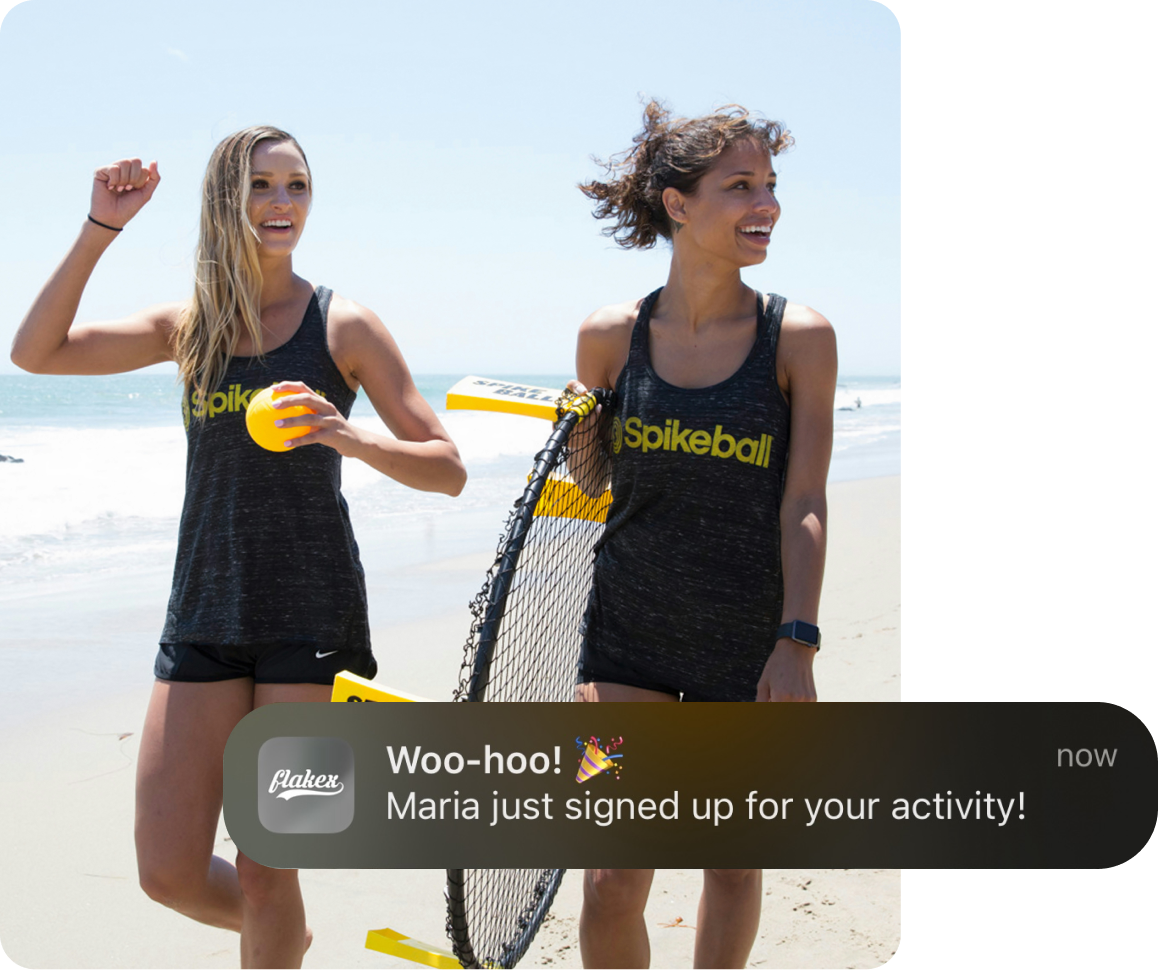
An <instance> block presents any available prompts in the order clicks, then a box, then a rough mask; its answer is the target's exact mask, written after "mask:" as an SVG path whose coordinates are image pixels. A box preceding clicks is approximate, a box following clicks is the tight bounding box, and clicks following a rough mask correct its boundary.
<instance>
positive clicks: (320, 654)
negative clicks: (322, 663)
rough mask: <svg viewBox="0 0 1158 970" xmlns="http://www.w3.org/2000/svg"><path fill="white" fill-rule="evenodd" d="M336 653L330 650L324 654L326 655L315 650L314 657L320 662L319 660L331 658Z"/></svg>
mask: <svg viewBox="0 0 1158 970" xmlns="http://www.w3.org/2000/svg"><path fill="white" fill-rule="evenodd" d="M337 652H338V651H337V650H330V651H328V652H326V653H322V651H321V650H315V651H314V656H315V657H317V658H318V659H319V660H321V659H322V657H332V656H333V655H334V654H336V653H337Z"/></svg>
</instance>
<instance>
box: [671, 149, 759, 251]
mask: <svg viewBox="0 0 1158 970" xmlns="http://www.w3.org/2000/svg"><path fill="white" fill-rule="evenodd" d="M775 192H776V173H775V172H774V171H773V170H772V158H771V156H770V155H769V154H768V152H767V151H766V150H765V149H764V148H762V147H761V146H760V145H759V144H757V142H756V141H754V140H752V139H745V140H744V141H739V142H736V144H734V145H731V146H729V147H728V148H726V149H725V150H724V151H723V152H722V153H721V154H720V157H719V158H717V159H716V161H715V163H714V164H713V165H712V167H711V168H709V169H708V170H707V171H706V172H705V173H704V175H703V177H702V178H701V179H700V181H699V183H698V184H697V185H696V189H695V192H694V193H692V194H691V195H686V194H684V193H682V192H680V191H679V190H678V189H666V190H664V201H665V203H666V204H667V206H668V214H669V216H670V217H671V220H672V222H673V226H672V229H673V239H672V241H673V244H674V243H676V241H677V239H678V241H679V242H678V244H683V245H686V243H688V242H693V243H694V244H695V245H696V246H697V247H698V248H700V249H702V250H704V251H705V252H706V253H709V254H711V255H713V256H716V257H718V258H720V259H724V260H727V261H728V262H731V263H735V264H736V265H738V266H752V265H754V264H756V263H762V262H763V261H764V259H765V257H766V256H767V255H768V243H769V239H770V237H771V234H772V228H773V227H774V226H775V225H776V220H777V219H779V218H780V203H779V202H778V201H776V194H775ZM677 222H678V223H680V224H681V225H679V226H678V227H677V226H676V225H674V223H677Z"/></svg>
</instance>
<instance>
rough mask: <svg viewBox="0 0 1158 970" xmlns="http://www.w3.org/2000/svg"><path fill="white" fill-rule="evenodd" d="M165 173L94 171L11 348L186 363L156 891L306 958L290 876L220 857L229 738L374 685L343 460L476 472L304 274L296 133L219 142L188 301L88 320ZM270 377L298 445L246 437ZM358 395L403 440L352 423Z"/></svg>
mask: <svg viewBox="0 0 1158 970" xmlns="http://www.w3.org/2000/svg"><path fill="white" fill-rule="evenodd" d="M160 180H161V179H160V174H159V172H158V169H157V163H156V162H153V163H151V164H150V165H147V166H146V165H142V163H141V161H140V159H135V158H134V159H124V160H121V161H119V162H114V163H113V164H111V165H106V166H103V167H102V168H99V169H97V171H96V173H95V175H94V177H93V185H92V199H91V207H90V209H89V213H88V218H87V219H86V220H85V222H84V223H83V224H82V228H81V232H80V236H79V237H78V238H77V240H76V242H75V243H73V246H72V248H71V249H70V250H69V252H68V255H67V256H65V258H64V262H63V263H61V265H60V266H59V268H58V269H57V270H56V272H55V273H54V274H53V275H52V277H51V278H50V279H49V281H48V283H47V284H46V285H45V286H44V288H43V289H42V290H41V292H40V294H39V295H38V296H37V298H36V301H35V302H34V303H33V305H32V308H31V309H30V310H29V311H28V314H27V316H26V317H25V318H24V321H23V322H22V323H21V325H20V329H19V331H18V333H17V335H16V339H15V341H14V342H13V348H12V360H13V361H14V362H15V363H16V364H17V365H19V366H20V367H22V368H24V369H25V370H28V371H32V372H33V373H38V374H112V373H118V372H122V371H131V370H135V369H137V368H139V367H145V366H147V365H149V364H155V363H158V362H161V361H166V360H173V361H176V362H177V365H178V368H179V370H180V373H181V376H182V378H183V380H184V391H183V397H182V410H183V413H184V418H185V429H186V435H187V439H188V458H187V462H186V487H185V504H184V509H183V511H182V514H181V524H180V531H179V535H178V545H177V562H176V567H175V569H174V576H173V589H172V594H171V596H170V600H169V608H168V612H167V615H166V619H165V627H164V631H163V632H162V634H161V647H160V651H159V652H158V654H157V659H156V664H155V666H154V674H155V676H156V681H155V683H154V686H153V693H152V698H151V700H150V702H149V708H148V713H147V714H146V717H145V726H144V730H143V732H142V736H141V747H140V756H139V760H138V766H137V808H136V843H137V862H138V868H139V872H140V880H141V886H142V887H143V888H144V890H145V892H147V893H148V894H149V895H150V896H151V897H152V898H153V899H155V900H157V901H159V902H162V903H164V904H165V905H167V906H170V907H172V908H173V909H175V910H177V911H178V912H180V913H184V914H185V915H186V916H189V917H191V918H193V919H196V920H199V921H201V922H203V923H209V924H210V925H213V926H220V927H224V928H226V929H231V930H236V931H238V932H239V933H240V934H241V963H242V966H246V967H297V966H300V965H301V960H302V954H303V953H304V952H305V950H306V948H307V947H308V946H309V942H310V931H309V930H308V929H307V927H306V923H305V913H304V909H303V905H302V897H301V892H300V890H299V887H298V877H297V872H296V870H280V869H267V868H266V867H264V866H261V865H259V864H257V863H256V862H254V861H253V860H251V859H249V858H247V857H246V856H245V855H244V854H243V853H241V852H239V853H238V854H237V862H236V866H234V865H233V864H231V863H229V862H227V861H226V860H225V859H221V858H219V857H217V856H215V855H213V844H214V840H215V837H216V830H217V820H218V817H219V815H220V813H221V802H222V775H221V764H222V755H223V752H224V749H225V742H226V740H227V739H228V738H229V734H230V731H232V730H233V727H234V725H236V724H237V722H238V721H240V720H241V719H242V718H243V717H244V716H245V715H246V714H248V713H249V712H250V711H252V710H254V709H255V708H258V707H261V706H263V705H265V704H274V703H281V702H286V701H325V700H328V699H329V695H330V691H331V686H332V683H333V679H334V675H335V674H336V673H337V672H338V671H340V670H343V669H347V670H352V671H354V672H355V673H358V674H361V675H363V676H366V677H373V676H374V672H375V670H376V668H377V664H376V663H375V661H374V657H373V654H372V653H371V650H370V631H369V622H368V617H367V609H366V586H365V580H364V577H363V572H362V566H361V563H360V562H359V558H358V546H357V543H356V542H355V541H354V535H353V531H352V530H351V527H350V517H349V513H348V511H347V507H346V502H345V499H344V498H343V497H342V494H341V491H340V488H341V462H342V458H343V457H346V458H358V459H360V460H362V461H365V462H367V463H368V464H369V465H371V466H372V467H373V468H376V469H377V470H378V471H380V472H382V473H383V474H384V475H389V476H390V477H391V478H394V479H396V480H398V481H400V482H402V483H403V484H405V485H409V486H411V487H412V488H418V489H424V490H429V491H438V492H446V493H448V494H451V495H457V494H458V493H459V492H460V491H461V490H462V487H463V484H464V482H465V480H466V472H465V470H464V469H463V465H462V462H461V460H460V459H459V455H458V451H457V449H456V448H455V446H454V444H453V442H451V440H450V438H449V437H448V436H447V434H446V431H445V430H443V428H442V425H441V424H440V423H439V421H438V419H437V418H436V417H435V415H434V412H433V411H432V410H431V408H430V406H429V405H428V404H427V403H426V402H425V401H424V400H423V399H422V397H421V396H420V395H419V393H418V391H417V389H416V388H415V386H414V382H413V381H412V380H411V377H410V372H409V370H408V369H407V367H406V362H405V361H404V360H403V358H402V354H401V352H400V351H399V350H398V347H397V345H396V344H395V343H394V340H393V339H392V338H391V336H390V334H389V333H388V332H387V330H386V328H385V327H384V326H383V325H382V322H381V321H380V320H379V319H378V317H377V316H375V315H374V314H373V313H372V312H371V311H370V310H367V309H366V308H365V307H362V306H359V305H358V304H357V303H354V302H352V301H351V300H347V299H345V298H343V297H340V296H337V295H336V294H334V293H332V292H331V291H330V290H328V289H327V288H325V287H322V286H314V285H313V284H312V283H309V282H307V281H306V280H305V279H303V278H302V277H301V276H298V275H297V274H296V273H295V272H294V269H293V252H294V249H295V247H296V246H297V244H298V241H299V240H300V239H301V235H302V231H303V230H304V228H305V224H306V218H307V216H308V215H309V211H310V204H311V201H312V198H313V179H312V176H311V174H310V169H309V165H308V163H307V162H306V157H305V153H304V152H303V151H302V149H301V146H300V145H298V143H297V142H296V141H295V140H294V139H293V138H292V137H291V136H290V135H289V134H288V133H286V132H284V131H281V130H280V129H277V128H272V127H268V126H258V127H253V128H247V129H245V130H244V131H239V132H237V133H236V134H233V135H230V136H229V137H228V138H226V139H225V140H224V141H222V142H221V144H220V145H218V146H217V148H216V150H215V151H214V152H213V156H212V158H211V159H210V161H209V166H208V169H207V171H206V173H205V180H204V185H203V193H202V204H201V231H200V238H199V242H198V248H197V259H196V271H195V285H194V292H193V296H192V298H191V299H189V300H186V301H184V302H179V303H166V304H162V305H158V306H152V307H149V308H147V309H145V310H141V311H139V312H137V313H134V314H132V315H131V316H128V317H126V318H124V319H122V320H116V321H111V322H106V323H88V324H82V325H79V326H74V325H73V321H74V318H75V316H76V312H77V307H78V305H79V303H80V299H81V295H82V293H83V291H84V287H85V284H86V283H87V282H88V279H89V277H90V275H91V274H92V272H93V270H94V269H95V267H96V264H97V261H98V260H99V259H100V257H101V255H102V254H103V253H104V251H105V250H106V249H107V248H108V247H109V246H110V245H112V244H113V243H114V242H115V241H116V239H117V238H118V237H119V235H120V233H121V232H122V230H124V228H125V227H126V225H127V224H128V223H129V221H130V220H131V219H133V217H134V216H136V215H137V213H138V212H140V210H141V209H142V208H143V207H144V206H145V205H146V204H147V203H148V202H149V200H150V199H151V198H152V197H153V193H154V192H155V191H156V189H157V186H158V185H159V184H160ZM271 384H276V385H277V389H278V390H279V391H283V392H286V393H285V396H283V397H281V398H279V399H277V401H276V402H275V403H274V405H273V406H274V407H275V408H279V409H284V408H287V407H294V406H298V405H301V406H304V407H307V408H309V409H310V410H312V411H313V412H315V413H312V414H301V415H299V416H294V417H289V416H287V417H284V418H281V419H279V420H278V421H277V422H276V423H277V426H278V427H281V428H284V429H285V430H286V432H287V439H288V440H287V441H285V445H286V446H287V447H288V448H289V450H288V451H287V452H286V453H282V454H277V453H273V452H270V451H265V450H263V449H262V448H260V447H258V446H257V445H256V444H255V443H254V442H253V441H251V440H250V438H249V436H248V434H247V432H246V424H245V413H246V405H247V403H248V401H249V399H250V397H251V396H252V395H253V394H254V393H256V392H257V391H258V390H260V389H262V388H265V387H267V386H269V385H271ZM360 387H361V388H365V390H366V393H367V394H368V395H369V397H370V400H371V402H372V403H373V404H374V407H375V408H376V409H377V411H378V413H379V414H380V415H381V417H382V419H383V421H385V422H386V425H387V426H388V427H389V428H390V430H391V431H392V432H393V433H394V436H395V437H393V438H390V437H386V436H384V435H378V434H373V433H371V432H368V431H365V430H363V429H361V428H357V427H355V426H354V425H352V424H350V423H349V421H348V418H349V416H350V408H351V406H352V405H353V402H354V397H355V395H356V394H357V391H358V389H359V388H360ZM295 429H297V433H298V434H301V430H302V429H307V433H305V434H304V435H302V436H300V437H291V436H290V435H291V433H293V432H294V431H295Z"/></svg>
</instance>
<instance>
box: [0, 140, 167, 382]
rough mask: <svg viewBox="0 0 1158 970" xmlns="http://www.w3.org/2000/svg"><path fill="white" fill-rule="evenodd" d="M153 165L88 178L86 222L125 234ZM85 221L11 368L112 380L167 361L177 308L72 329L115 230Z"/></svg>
mask: <svg viewBox="0 0 1158 970" xmlns="http://www.w3.org/2000/svg"><path fill="white" fill-rule="evenodd" d="M160 181H161V176H160V175H159V174H158V172H157V163H156V162H153V163H152V164H150V165H149V166H147V167H143V166H142V165H141V160H140V159H124V160H122V161H120V162H115V163H114V164H112V165H106V166H104V167H103V168H99V169H97V171H96V172H95V173H94V174H93V189H92V199H91V202H90V208H89V214H90V215H91V216H92V218H93V219H96V220H97V221H98V222H102V223H104V224H105V226H113V227H117V228H123V227H124V226H125V225H126V224H127V223H128V222H129V220H130V219H132V218H133V216H135V215H136V214H137V213H138V212H140V210H141V208H142V207H143V206H144V205H145V204H146V203H147V202H148V201H149V199H151V198H152V197H153V192H154V191H155V190H156V188H157V185H158V183H159V182H160ZM105 226H98V225H96V224H95V223H94V222H91V221H89V220H88V219H85V221H84V224H83V225H82V227H81V231H80V235H79V236H78V237H77V239H76V242H74V243H73V244H72V248H70V249H69V251H68V254H67V255H66V256H65V257H64V261H63V262H62V263H61V264H60V265H59V266H58V267H57V268H56V271H55V272H54V273H53V274H52V276H50V277H49V279H48V282H47V283H45V284H44V288H43V289H42V290H41V291H40V293H39V294H38V295H37V297H36V299H35V300H34V301H33V303H32V307H31V308H30V309H29V311H28V313H27V314H26V315H25V317H24V320H23V321H21V324H20V327H19V329H18V330H17V331H16V337H15V338H14V339H13V341H12V362H13V363H14V364H16V366H17V367H21V368H23V369H24V370H27V371H31V372H32V373H34V374H115V373H119V372H122V371H129V370H136V369H137V368H138V367H146V366H148V365H149V364H156V363H159V362H160V361H163V360H170V359H172V357H171V354H170V351H169V334H170V332H171V329H172V326H173V324H174V323H175V320H176V314H177V311H178V309H179V305H178V304H166V305H163V306H156V307H150V308H149V309H147V310H143V311H141V312H140V313H136V314H134V315H132V316H130V317H126V318H125V319H123V320H114V321H110V322H107V323H88V324H82V325H81V326H78V327H73V321H74V320H75V318H76V310H77V307H78V306H79V305H80V298H81V295H82V294H83V293H84V288H85V285H86V284H87V283H88V280H89V277H90V276H91V275H92V271H93V269H94V267H95V266H96V264H97V261H98V260H99V259H100V257H101V255H102V254H103V253H104V251H105V250H106V249H107V248H108V247H109V246H110V245H111V244H112V242H113V240H115V239H116V238H117V235H118V233H117V232H115V231H114V230H113V229H109V228H105Z"/></svg>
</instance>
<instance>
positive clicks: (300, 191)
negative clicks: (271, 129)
mask: <svg viewBox="0 0 1158 970" xmlns="http://www.w3.org/2000/svg"><path fill="white" fill-rule="evenodd" d="M250 170H251V171H250V180H249V221H250V222H251V223H252V224H253V227H254V228H255V229H256V230H257V236H258V240H259V244H260V249H259V253H260V254H261V255H262V256H275V255H288V254H289V253H292V252H293V250H294V247H295V246H297V244H298V240H299V239H301V234H302V230H303V229H304V228H305V224H306V217H307V216H308V215H309V211H310V176H309V170H308V168H307V167H306V161H305V159H304V158H302V155H301V152H299V151H298V150H297V148H295V147H294V144H293V142H289V141H281V142H274V141H262V142H259V143H258V144H257V147H255V148H254V150H253V157H252V159H251V161H250Z"/></svg>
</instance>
